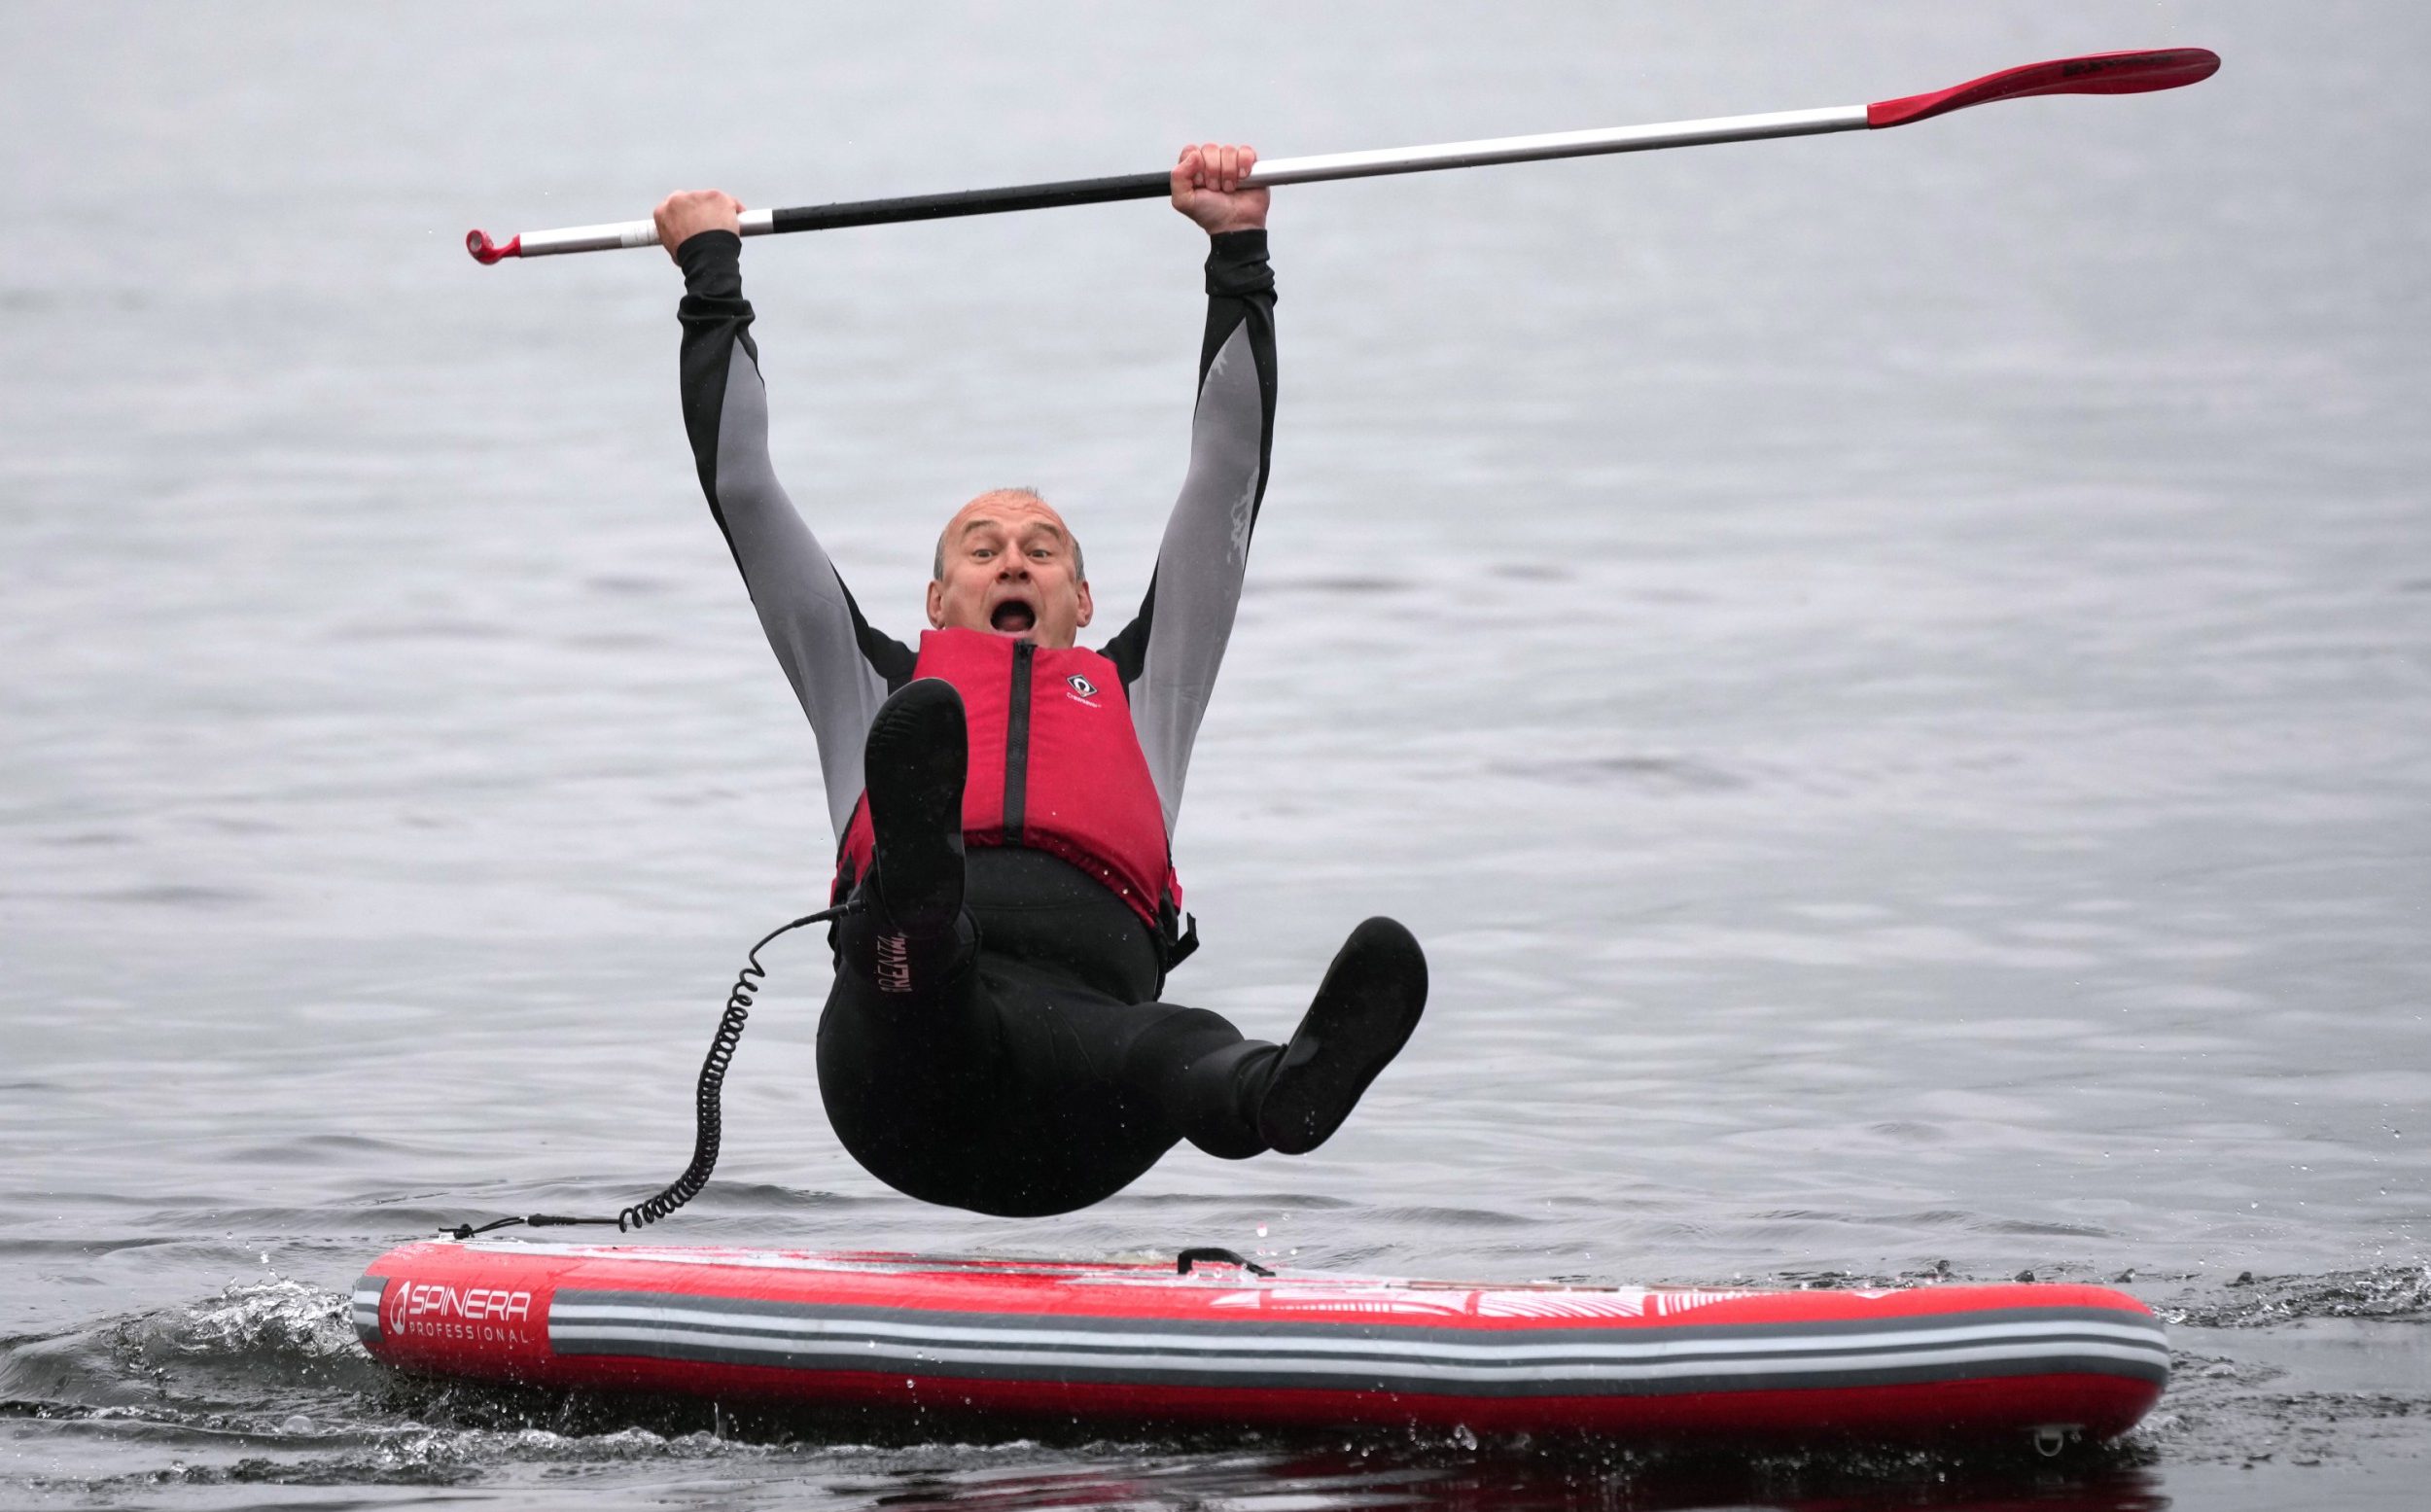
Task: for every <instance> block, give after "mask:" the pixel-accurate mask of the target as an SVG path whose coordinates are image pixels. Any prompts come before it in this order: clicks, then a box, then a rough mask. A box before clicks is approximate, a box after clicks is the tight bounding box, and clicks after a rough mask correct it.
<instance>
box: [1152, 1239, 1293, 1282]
mask: <svg viewBox="0 0 2431 1512" xmlns="http://www.w3.org/2000/svg"><path fill="white" fill-rule="evenodd" d="M1193 1265H1237V1266H1239V1267H1240V1268H1241V1269H1243V1270H1245V1271H1247V1272H1249V1273H1250V1274H1251V1275H1252V1276H1272V1275H1274V1274H1275V1273H1274V1272H1273V1271H1270V1270H1268V1269H1267V1268H1266V1267H1265V1266H1263V1265H1260V1264H1258V1263H1257V1262H1256V1261H1255V1260H1252V1259H1251V1258H1249V1257H1248V1256H1246V1255H1243V1254H1241V1253H1239V1252H1237V1251H1235V1250H1231V1249H1219V1248H1215V1246H1214V1245H1203V1246H1201V1247H1199V1248H1195V1249H1184V1250H1183V1251H1181V1253H1180V1254H1178V1255H1176V1256H1174V1274H1175V1275H1177V1276H1187V1275H1189V1274H1190V1267H1191V1266H1193Z"/></svg>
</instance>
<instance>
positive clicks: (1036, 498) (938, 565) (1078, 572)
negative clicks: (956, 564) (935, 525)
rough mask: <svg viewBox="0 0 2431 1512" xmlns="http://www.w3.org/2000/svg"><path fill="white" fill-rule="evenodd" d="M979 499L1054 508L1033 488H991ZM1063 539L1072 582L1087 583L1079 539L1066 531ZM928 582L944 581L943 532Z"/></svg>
mask: <svg viewBox="0 0 2431 1512" xmlns="http://www.w3.org/2000/svg"><path fill="white" fill-rule="evenodd" d="M979 497H980V498H982V499H997V498H1004V499H1027V500H1029V501H1030V502H1031V503H1032V504H1040V505H1046V507H1047V508H1048V509H1050V510H1051V509H1053V508H1055V507H1054V506H1053V505H1051V504H1047V503H1046V496H1045V495H1044V494H1041V493H1039V491H1038V490H1037V489H1035V488H1028V487H1017V488H991V489H989V490H988V491H987V492H986V493H983V494H981V495H979ZM1064 539H1065V540H1066V541H1068V542H1070V543H1071V544H1072V580H1073V581H1075V582H1086V581H1088V580H1089V563H1088V559H1087V558H1085V557H1083V556H1082V555H1081V554H1080V538H1079V537H1078V536H1075V535H1074V534H1073V533H1072V532H1071V531H1069V530H1067V531H1065V532H1064ZM929 580H930V581H931V582H943V581H944V580H945V536H944V533H943V532H939V533H938V535H937V549H936V555H935V557H934V558H933V559H932V560H931V561H930V563H929Z"/></svg>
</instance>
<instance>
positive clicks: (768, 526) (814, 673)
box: [656, 190, 912, 835]
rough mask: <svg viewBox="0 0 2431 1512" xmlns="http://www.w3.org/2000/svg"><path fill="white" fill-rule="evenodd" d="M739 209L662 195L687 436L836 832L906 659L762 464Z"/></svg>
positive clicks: (710, 199) (856, 792) (904, 673)
mask: <svg viewBox="0 0 2431 1512" xmlns="http://www.w3.org/2000/svg"><path fill="white" fill-rule="evenodd" d="M742 208H743V207H742V205H741V204H740V203H738V202H737V201H736V200H735V199H734V198H733V196H731V195H729V194H725V193H721V192H719V191H717V190H695V191H690V192H687V193H679V194H671V195H669V196H668V197H667V198H666V200H665V201H663V202H662V203H661V204H660V205H659V206H658V209H657V212H656V220H657V223H658V239H659V241H660V242H661V243H663V244H664V245H665V247H666V249H667V255H668V256H669V257H672V258H674V259H675V261H676V264H677V265H678V266H680V267H681V268H683V269H684V290H685V293H684V302H683V303H682V304H681V305H680V306H678V315H679V317H680V318H681V319H682V321H683V323H684V359H683V375H684V429H685V433H686V434H687V436H688V437H690V439H691V442H692V461H693V464H694V466H696V467H697V468H698V469H699V471H700V485H701V492H702V493H704V494H706V495H707V496H708V498H709V509H710V512H711V513H712V514H714V515H715V516H717V520H718V528H719V529H720V530H721V531H722V532H724V534H725V540H726V547H727V549H728V550H730V551H732V552H733V553H734V565H735V566H736V567H737V568H739V569H741V571H742V574H743V585H744V586H745V587H746V588H747V589H749V590H750V592H751V596H752V607H753V608H754V609H756V610H757V611H758V614H759V624H760V628H761V629H762V630H764V631H766V632H767V636H768V644H769V646H770V647H771V648H773V649H774V650H775V651H776V653H777V662H778V664H779V665H780V666H782V667H783V668H784V669H785V676H786V680H787V681H788V682H790V683H792V684H793V694H794V696H795V697H796V698H798V699H800V700H801V705H802V712H803V713H804V714H807V715H808V716H810V724H811V729H812V732H813V733H814V734H815V735H816V737H817V739H818V742H819V767H820V772H821V775H822V777H823V778H824V779H825V784H826V788H827V797H828V819H829V820H830V821H831V822H832V823H833V824H834V826H835V832H836V833H837V834H838V835H841V834H843V832H844V827H845V826H846V825H847V824H848V823H850V821H851V819H852V811H853V804H854V803H855V802H856V801H857V800H858V799H859V798H860V796H861V791H862V786H863V783H862V739H863V735H864V734H866V733H867V731H868V728H869V721H870V718H871V716H873V715H875V714H876V713H877V709H878V705H879V704H880V703H881V702H883V701H884V700H885V698H886V695H887V689H888V687H889V686H890V685H891V684H894V683H899V682H901V681H903V680H904V679H906V678H908V677H909V676H910V675H911V660H912V658H911V652H910V651H909V650H908V649H906V648H905V647H903V646H902V645H900V644H899V643H898V642H895V641H892V640H889V639H888V638H886V637H885V636H882V635H879V634H877V633H876V632H874V631H872V630H871V629H870V628H869V626H868V624H867V623H866V622H865V621H864V620H863V618H862V615H861V611H860V609H859V608H858V607H857V606H856V605H855V604H854V603H853V596H852V594H850V593H849V592H847V591H846V590H845V587H844V580H843V579H842V578H840V577H839V576H837V574H836V570H835V565H834V564H833V563H832V562H830V561H829V560H828V553H827V552H826V551H825V550H824V549H823V548H822V547H821V546H820V545H819V542H818V539H817V538H816V537H814V536H813V535H812V534H811V533H810V527H809V526H808V525H807V524H805V523H803V520H802V516H801V513H800V511H798V510H795V509H794V508H793V501H792V500H791V499H789V498H787V497H786V493H785V489H784V488H783V487H782V486H781V485H780V484H779V483H778V482H777V475H776V470H775V468H774V467H773V466H771V465H770V463H769V460H768V393H767V389H766V386H765V385H764V384H762V383H761V381H760V376H759V349H758V347H757V344H756V343H754V341H753V340H752V336H751V323H752V306H751V301H750V300H748V299H744V298H743V273H742V256H743V238H742V234H741V230H740V228H739V226H738V224H737V222H736V220H735V217H736V216H737V215H738V214H739V213H740V212H741V210H742Z"/></svg>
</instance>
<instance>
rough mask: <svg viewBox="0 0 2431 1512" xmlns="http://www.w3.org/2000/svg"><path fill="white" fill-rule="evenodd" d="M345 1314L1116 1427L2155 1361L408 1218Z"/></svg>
mask: <svg viewBox="0 0 2431 1512" xmlns="http://www.w3.org/2000/svg"><path fill="white" fill-rule="evenodd" d="M1211 1253H1212V1254H1217V1255H1223V1258H1222V1259H1221V1260H1216V1261H1214V1262H1212V1263H1211V1262H1210V1261H1208V1260H1206V1259H1205V1258H1203V1256H1204V1255H1206V1254H1211ZM1194 1261H1196V1262H1197V1263H1195V1264H1194V1263H1193V1262H1194ZM353 1316H354V1324H355V1329H356V1331H357V1333H358V1334H359V1335H360V1336H361V1338H362V1340H363V1342H364V1344H365V1345H366V1346H367V1347H369V1348H370V1351H371V1353H372V1354H374V1355H376V1356H378V1357H379V1358H380V1359H382V1360H384V1361H386V1362H388V1363H390V1364H392V1365H396V1366H398V1367H401V1368H404V1369H408V1370H414V1371H422V1372H432V1373H437V1374H440V1375H446V1376H457V1377H467V1378H473V1379H479V1380H490V1381H506V1382H515V1383H521V1384H527V1385H537V1386H552V1387H587V1388H611V1389H643V1390H654V1391H673V1392H680V1393H685V1394H688V1395H700V1396H713V1397H719V1398H723V1399H726V1400H730V1401H731V1400H741V1399H745V1398H760V1399H781V1400H792V1401H795V1402H800V1403H805V1404H819V1405H828V1406H854V1407H867V1408H881V1409H884V1408H896V1409H920V1410H931V1411H936V1410H944V1411H955V1412H964V1413H973V1414H983V1415H985V1414H995V1415H1004V1416H1006V1417H1016V1418H1026V1419H1038V1418H1043V1417H1056V1418H1064V1419H1085V1420H1092V1421H1105V1422H1121V1423H1134V1424H1138V1423H1201V1424H1204V1423H1230V1424H1301V1425H1307V1426H1341V1425H1352V1424H1367V1425H1375V1426H1394V1427H1398V1426H1411V1425H1416V1426H1427V1427H1435V1428H1443V1429H1451V1428H1454V1427H1456V1426H1462V1425H1464V1426H1466V1427H1467V1428H1469V1429H1470V1430H1472V1431H1475V1432H1481V1433H1486V1432H1492V1433H1513V1432H1534V1433H1541V1432H1549V1431H1550V1432H1561V1431H1577V1432H1585V1433H1594V1434H1598V1435H1605V1436H1614V1437H1624V1438H1707V1439H1712V1438H1724V1437H1727V1438H1756V1437H1763V1438H1781V1437H1789V1438H1805V1439H1812V1438H1818V1437H1827V1436H1845V1437H1860V1438H1884V1439H1932V1438H1940V1439H1974V1440H1987V1439H1997V1438H2001V1437H2005V1436H2021V1437H2023V1436H2027V1435H2031V1436H2032V1437H2034V1438H2035V1440H2036V1441H2037V1442H2038V1443H2040V1444H2042V1445H2043V1446H2044V1447H2045V1448H2054V1447H2056V1446H2057V1445H2059V1444H2061V1443H2064V1442H2066V1441H2067V1440H2068V1439H2070V1438H2074V1437H2080V1436H2081V1437H2084V1438H2088V1439H2103V1438H2109V1437H2111V1436H2113V1435H2116V1434H2118V1433H2121V1432H2124V1431H2125V1430H2126V1429H2128V1428H2129V1427H2131V1426H2132V1425H2133V1424H2134V1423H2135V1421H2136V1420H2137V1419H2138V1418H2140V1417H2142V1416H2143V1415H2144V1413H2145V1412H2146V1411H2147V1410H2148V1409H2149V1408H2150V1407H2151V1406H2152V1404H2153V1403H2154V1402H2155V1401H2156V1400H2157V1399H2159V1397H2160V1395H2161V1392H2162V1388H2163V1387H2164V1386H2165V1385H2166V1384H2167V1380H2168V1374H2169V1353H2168V1346H2167V1342H2166V1341H2165V1340H2164V1338H2163V1335H2162V1330H2161V1324H2160V1323H2159V1321H2158V1320H2156V1319H2154V1317H2153V1315H2152V1313H2151V1311H2150V1310H2149V1309H2147V1308H2146V1307H2145V1306H2144V1305H2143V1304H2142V1303H2140V1302H2138V1301H2136V1300H2135V1299H2134V1298H2132V1297H2130V1296H2127V1295H2124V1294H2123V1293H2120V1292H2117V1291H2112V1290H2109V1289H2107V1288H2105V1287H2100V1286H2083V1285H2061V1284H2041V1285H2033V1284H2016V1285H1933V1286H1918V1287H1908V1288H1899V1289H1891V1290H1814V1291H1740V1290H1674V1289H1663V1288H1642V1287H1589V1286H1561V1285H1462V1284H1453V1283H1438V1282H1400V1281H1371V1280H1363V1279H1356V1278H1347V1277H1338V1276H1325V1275H1320V1274H1302V1275H1289V1274H1286V1275H1274V1274H1271V1273H1259V1271H1258V1268H1255V1267H1250V1266H1248V1265H1246V1263H1242V1262H1238V1257H1235V1256H1230V1255H1225V1254H1224V1252H1223V1251H1188V1252H1185V1254H1184V1256H1183V1259H1182V1262H1181V1267H1180V1274H1178V1273H1177V1268H1176V1267H1175V1266H1171V1265H1135V1264H1093V1263H1086V1262H1065V1261H1022V1260H992V1259H939V1258H930V1257H920V1256H911V1255H884V1254H813V1253H804V1252H798V1251H792V1250H765V1249H710V1248H661V1247H650V1246H624V1245H568V1244H534V1243H524V1242H518V1241H512V1240H494V1239H493V1240H478V1239H476V1240H472V1241H452V1240H436V1241H430V1242H426V1243H420V1244H411V1245H406V1246H405V1247H403V1248H399V1249H395V1250H392V1251H391V1252H390V1253H388V1254H386V1255H383V1256H382V1257H381V1258H380V1259H379V1260H377V1261H376V1262H374V1263H373V1264H372V1266H371V1268H370V1271H369V1272H367V1273H366V1274H365V1275H364V1277H363V1279H362V1280H361V1281H359V1282H357V1283H355V1288H354V1299H353Z"/></svg>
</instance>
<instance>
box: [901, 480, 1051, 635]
mask: <svg viewBox="0 0 2431 1512" xmlns="http://www.w3.org/2000/svg"><path fill="white" fill-rule="evenodd" d="M937 549H938V552H939V554H940V556H941V557H942V559H943V563H944V570H943V572H942V573H941V574H940V575H939V576H938V578H937V580H935V581H934V582H932V583H930V584H929V623H931V624H933V625H934V626H936V627H937V628H938V629H940V630H943V629H949V628H951V629H962V630H983V631H986V632H988V633H989V634H992V635H1001V636H1004V637H1005V638H1006V639H1008V640H1017V641H1036V642H1037V643H1038V644H1039V645H1040V646H1046V647H1059V648H1060V647H1068V646H1070V645H1072V644H1073V638H1074V637H1075V636H1076V635H1077V634H1078V633H1079V631H1080V627H1081V626H1083V625H1085V624H1087V623H1088V622H1089V616H1090V614H1091V608H1090V604H1089V585H1088V584H1087V583H1085V582H1083V581H1081V580H1080V576H1079V573H1078V571H1077V568H1076V565H1075V556H1074V551H1073V544H1072V532H1070V531H1069V530H1067V529H1065V528H1064V518H1063V516H1062V515H1060V514H1057V513H1056V512H1055V511H1054V510H1051V509H1049V508H1048V507H1047V506H1046V505H1045V504H1043V503H1041V502H1040V501H1039V500H1037V499H1033V498H1030V497H1028V496H1027V495H1022V494H981V495H980V496H979V497H978V498H976V499H973V500H971V501H970V502H969V504H966V505H964V506H963V507H962V510H961V511H960V512H958V513H957V514H956V515H955V516H954V518H953V520H952V521H951V522H950V523H949V524H947V525H946V527H945V534H944V535H943V536H942V537H940V538H938V543H937Z"/></svg>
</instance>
